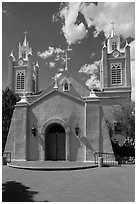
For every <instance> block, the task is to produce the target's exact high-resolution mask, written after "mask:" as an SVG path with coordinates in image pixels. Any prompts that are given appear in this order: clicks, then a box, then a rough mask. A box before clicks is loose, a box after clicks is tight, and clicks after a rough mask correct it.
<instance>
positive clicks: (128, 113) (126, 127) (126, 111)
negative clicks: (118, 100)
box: [113, 101, 135, 139]
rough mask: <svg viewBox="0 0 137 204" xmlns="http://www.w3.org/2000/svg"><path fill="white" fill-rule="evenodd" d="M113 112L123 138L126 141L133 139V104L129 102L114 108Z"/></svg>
mask: <svg viewBox="0 0 137 204" xmlns="http://www.w3.org/2000/svg"><path fill="white" fill-rule="evenodd" d="M113 112H114V116H115V119H116V121H117V122H118V123H119V124H120V128H121V131H122V134H123V136H124V137H125V138H126V139H129V138H132V139H135V103H134V102H133V101H131V102H130V103H123V104H121V105H119V106H115V107H114V111H113Z"/></svg>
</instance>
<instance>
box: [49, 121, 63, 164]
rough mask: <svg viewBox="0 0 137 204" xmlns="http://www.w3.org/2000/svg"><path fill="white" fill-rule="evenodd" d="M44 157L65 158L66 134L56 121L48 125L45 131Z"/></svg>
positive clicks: (55, 159) (50, 158)
mask: <svg viewBox="0 0 137 204" xmlns="http://www.w3.org/2000/svg"><path fill="white" fill-rule="evenodd" d="M45 159H46V160H54V161H57V160H66V134H65V130H64V128H63V126H62V125H60V124H58V123H54V124H51V125H49V126H48V128H47V130H46V131H45Z"/></svg>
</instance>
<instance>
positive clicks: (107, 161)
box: [94, 152, 135, 166]
mask: <svg viewBox="0 0 137 204" xmlns="http://www.w3.org/2000/svg"><path fill="white" fill-rule="evenodd" d="M100 157H102V158H103V166H105V165H108V166H116V165H121V164H135V157H131V156H121V155H115V154H113V153H105V152H95V153H94V161H95V164H98V162H99V158H100Z"/></svg>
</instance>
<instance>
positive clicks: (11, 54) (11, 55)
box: [9, 50, 15, 61]
mask: <svg viewBox="0 0 137 204" xmlns="http://www.w3.org/2000/svg"><path fill="white" fill-rule="evenodd" d="M9 56H10V57H12V58H13V61H15V57H14V55H13V50H11V53H10V55H9Z"/></svg>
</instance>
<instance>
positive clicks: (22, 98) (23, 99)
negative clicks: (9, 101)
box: [18, 90, 28, 103]
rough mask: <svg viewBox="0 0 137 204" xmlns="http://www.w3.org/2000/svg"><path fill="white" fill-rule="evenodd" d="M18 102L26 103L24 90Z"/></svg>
mask: <svg viewBox="0 0 137 204" xmlns="http://www.w3.org/2000/svg"><path fill="white" fill-rule="evenodd" d="M18 103H28V101H27V98H26V91H25V90H24V91H23V95H22V97H21V100H20V101H19V102H18Z"/></svg>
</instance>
